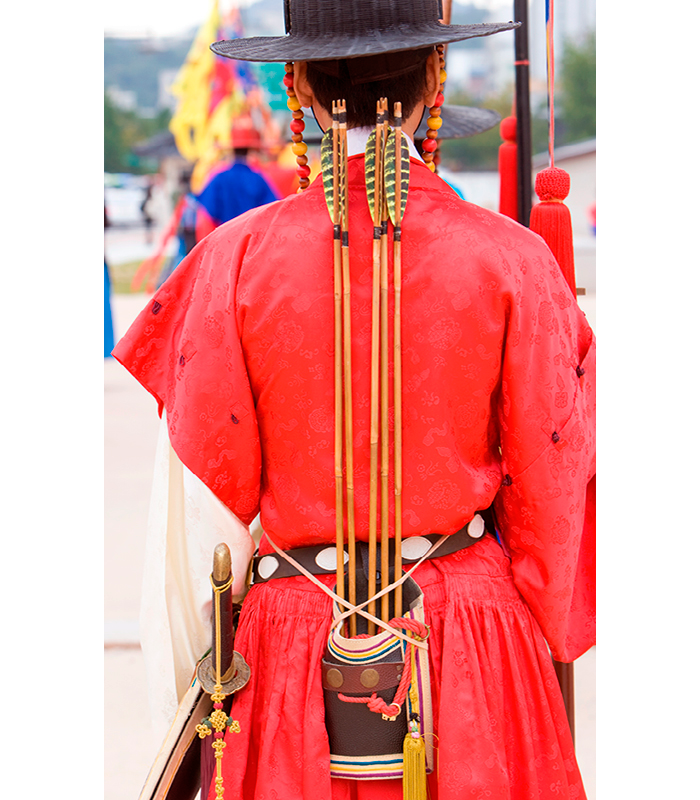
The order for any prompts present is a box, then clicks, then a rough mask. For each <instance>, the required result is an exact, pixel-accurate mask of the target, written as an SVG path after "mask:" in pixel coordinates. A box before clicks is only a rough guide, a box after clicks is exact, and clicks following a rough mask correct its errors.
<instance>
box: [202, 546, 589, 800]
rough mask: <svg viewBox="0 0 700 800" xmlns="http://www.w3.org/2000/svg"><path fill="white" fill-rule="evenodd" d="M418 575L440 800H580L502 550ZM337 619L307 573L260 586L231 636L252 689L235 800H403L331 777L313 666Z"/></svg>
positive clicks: (243, 711)
mask: <svg viewBox="0 0 700 800" xmlns="http://www.w3.org/2000/svg"><path fill="white" fill-rule="evenodd" d="M413 577H414V578H416V579H417V581H418V583H419V584H420V585H421V587H422V589H423V592H424V597H425V608H426V622H427V623H428V625H430V628H431V632H430V638H429V639H428V647H429V657H430V665H431V681H432V686H431V690H432V695H433V713H434V724H435V729H434V731H435V734H436V736H437V738H436V739H435V742H436V745H437V771H436V772H434V773H433V774H432V775H431V776H430V777H429V786H430V793H431V794H430V796H431V797H432V798H433V800H465V798H471V797H473V798H486V797H488V798H489V800H532V798H533V797H537V798H542V800H545V799H547V800H562V798H566V799H567V800H574V799H575V800H584V798H585V792H584V789H583V786H582V783H581V777H580V774H579V771H578V767H577V765H576V758H575V754H574V749H573V745H572V742H571V735H570V733H569V728H568V724H567V720H566V713H565V711H564V707H563V701H562V698H561V692H560V691H559V686H558V684H557V679H556V676H555V674H554V668H553V666H552V661H551V657H550V655H549V653H548V650H547V647H546V645H545V643H544V639H543V638H542V634H541V632H540V630H539V629H538V626H537V623H536V622H535V621H534V619H533V617H532V614H530V612H529V610H528V609H527V606H526V605H525V603H524V602H523V600H522V598H521V597H520V595H519V593H518V592H517V590H516V589H515V586H514V584H513V580H512V576H511V572H510V564H509V561H508V559H507V558H506V556H505V555H504V553H503V551H502V550H501V548H500V547H499V545H498V544H497V543H496V541H495V540H494V539H492V538H491V537H487V538H486V539H484V540H483V541H482V542H480V543H479V544H477V545H474V546H473V547H472V548H469V549H468V550H465V551H462V552H461V553H456V554H454V555H451V556H445V557H443V558H439V559H435V560H433V561H429V562H425V563H424V564H422V565H421V566H420V567H418V569H417V570H416V572H415V573H414V574H413ZM325 581H326V583H328V584H329V585H332V582H333V581H332V579H331V578H325ZM330 615H331V601H330V599H329V598H328V597H327V596H326V595H325V594H324V593H323V592H321V590H320V589H318V588H317V587H315V586H314V585H313V584H311V583H310V582H309V581H308V580H306V579H305V578H302V577H299V578H282V579H279V580H275V581H270V582H269V583H267V584H261V585H259V586H254V587H253V588H252V589H251V592H250V594H249V596H248V598H247V600H246V603H245V604H244V606H243V612H242V616H241V621H240V626H239V628H238V632H237V634H236V649H237V650H238V651H239V652H241V654H242V655H243V656H244V657H245V659H246V661H247V662H248V663H249V665H250V667H251V680H250V683H249V684H248V685H247V686H246V687H245V689H243V690H242V691H241V692H240V693H239V694H237V695H236V697H235V701H234V705H233V709H232V711H231V714H232V716H233V718H234V719H236V720H238V721H239V723H240V726H241V733H240V734H236V733H227V734H226V743H227V746H226V749H225V751H224V758H223V767H222V771H223V778H224V788H225V796H226V797H236V798H237V797H241V798H248V800H268V798H270V797H275V798H278V800H297V798H305V799H306V800H316V798H318V800H403V790H402V786H401V781H400V780H391V781H348V780H340V779H331V778H330V777H329V771H328V764H329V758H330V752H329V746H328V736H327V734H326V730H325V724H324V717H323V689H322V684H321V671H320V669H316V670H309V669H308V664H309V663H311V664H314V663H319V661H320V659H321V656H322V655H323V652H324V649H325V646H326V642H327V639H328V629H329V620H330ZM387 724H390V723H387ZM209 800H215V789H214V787H213V785H212V787H211V790H210V792H209Z"/></svg>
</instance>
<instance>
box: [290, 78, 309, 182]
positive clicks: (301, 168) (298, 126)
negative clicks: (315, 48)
mask: <svg viewBox="0 0 700 800" xmlns="http://www.w3.org/2000/svg"><path fill="white" fill-rule="evenodd" d="M284 71H285V75H284V78H283V82H284V86H285V89H286V91H287V108H288V109H289V110H290V111H291V112H292V121H291V123H290V125H289V127H290V129H291V131H292V152H293V153H294V155H295V156H296V158H297V164H298V166H297V175H298V176H299V190H298V191H300V192H302V191H303V190H304V189H306V187H307V186H308V185H309V183H310V182H311V181H310V180H309V175H311V168H310V167H309V159H308V156H307V155H306V153H307V150H308V147H307V146H306V144H305V143H304V128H305V127H306V126H305V125H304V112H303V111H302V110H301V103H300V102H299V99H298V98H297V96H296V95H295V94H294V64H292V63H287V64H285V65H284Z"/></svg>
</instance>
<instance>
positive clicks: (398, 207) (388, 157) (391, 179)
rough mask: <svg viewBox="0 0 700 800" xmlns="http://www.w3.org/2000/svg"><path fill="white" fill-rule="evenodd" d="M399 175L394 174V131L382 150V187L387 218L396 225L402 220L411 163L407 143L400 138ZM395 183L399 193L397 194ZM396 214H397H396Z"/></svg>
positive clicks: (402, 137) (403, 138)
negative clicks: (384, 194)
mask: <svg viewBox="0 0 700 800" xmlns="http://www.w3.org/2000/svg"><path fill="white" fill-rule="evenodd" d="M400 156H401V157H400V166H399V175H398V176H397V174H396V171H397V170H396V131H394V130H392V131H391V132H390V133H389V136H388V138H387V142H386V148H385V150H384V186H385V187H386V201H387V207H388V209H389V218H390V219H391V222H392V223H393V224H394V225H396V220H397V219H398V220H399V222H400V220H401V219H402V218H403V214H404V211H405V209H406V201H407V200H408V181H409V176H410V173H411V161H410V154H409V150H408V142H407V141H406V139H405V137H404V136H401V153H400ZM397 182H398V185H399V188H400V191H399V192H397V190H396V186H397ZM397 197H398V204H397ZM397 212H398V213H397Z"/></svg>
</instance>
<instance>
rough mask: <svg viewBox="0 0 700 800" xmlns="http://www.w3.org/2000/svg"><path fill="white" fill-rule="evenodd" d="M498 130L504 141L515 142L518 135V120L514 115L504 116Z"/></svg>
mask: <svg viewBox="0 0 700 800" xmlns="http://www.w3.org/2000/svg"><path fill="white" fill-rule="evenodd" d="M499 131H500V134H501V139H503V141H504V142H509V143H511V144H515V143H516V140H517V137H518V120H517V119H516V118H515V117H504V118H503V119H502V120H501V125H500V127H499Z"/></svg>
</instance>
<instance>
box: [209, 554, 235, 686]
mask: <svg viewBox="0 0 700 800" xmlns="http://www.w3.org/2000/svg"><path fill="white" fill-rule="evenodd" d="M211 585H212V641H211V647H212V668H213V671H214V674H215V676H216V677H217V678H218V680H219V682H220V683H225V682H226V681H228V680H229V679H230V678H232V677H233V672H234V671H235V666H234V661H233V596H232V586H233V575H232V573H231V551H230V550H229V548H228V546H227V545H225V544H223V543H221V544H218V545H217V546H216V548H215V549H214V564H213V569H212V575H211Z"/></svg>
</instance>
